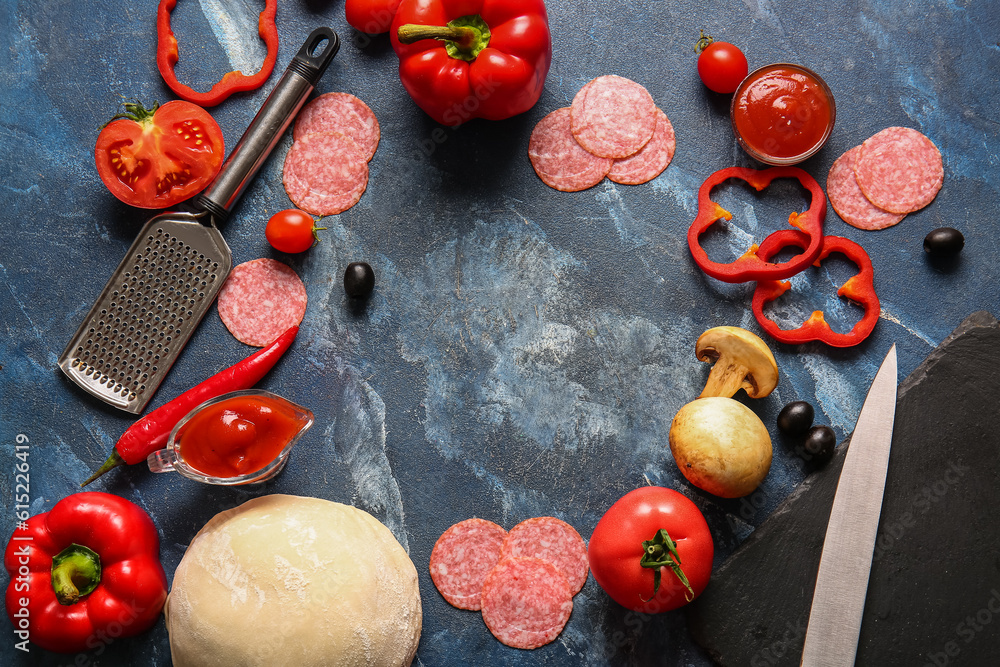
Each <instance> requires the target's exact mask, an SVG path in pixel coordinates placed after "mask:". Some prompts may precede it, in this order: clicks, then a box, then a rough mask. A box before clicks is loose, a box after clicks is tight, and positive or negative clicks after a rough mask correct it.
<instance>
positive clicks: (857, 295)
mask: <svg viewBox="0 0 1000 667" xmlns="http://www.w3.org/2000/svg"><path fill="white" fill-rule="evenodd" d="M807 242H808V238H807V237H806V235H805V234H803V233H801V232H797V231H795V230H793V229H786V230H781V231H777V232H775V233H773V234H771V235H770V236H768V237H767V238H766V239H764V242H763V243H761V245H760V248H759V249H758V250H757V254H758V255H759V256H760V257H761V258H763V259H765V260H767V259H770V258H771V257H774V256H775V255H776V254H777V253H779V252H781V251H782V250H783V249H785V248H789V247H796V248H803V247H805V245H806V244H807ZM835 252H838V253H840V254H842V255H844V256H845V257H847V259H849V260H850V261H852V262H854V264H855V265H857V267H858V273H856V274H855V275H853V276H851V277H850V278H848V279H847V281H846V282H844V284H843V285H841V286H840V289H838V290H837V294H838V295H840V296H842V297H845V298H847V299H850V300H851V301H854V302H855V303H857V304H859V305H860V306H861V307H862V308H864V309H865V312H864V315H862V317H861V319H860V320H859V321H858V323H857V324H855V325H854V327H853V328H852V329H851V330H850V331H849V332H847V333H838V332H836V331H834V330H833V329H831V328H830V325H829V324H828V323H827V322H826V320H825V319H824V318H823V311H821V310H817V311H815V312H813V314H812V315H810V317H809V319H807V320H806V321H805V323H804V324H803V325H802V326H801V327H799V328H798V329H781V328H779V327H778V325H777V324H775V323H774V321H772V320H770V319H769V318H767V317H766V316H765V315H764V306H765V304H767V303H769V302H771V301H774V300H775V299H777V298H778V297H779V296H781V295H782V294H784V293H785V292H787V291H788V290H789V289H790V288H791V283H790V282H788V281H777V280H762V281H760V282H759V283H757V289H755V290H754V293H753V304H752V308H753V314H754V317H756V318H757V322H759V323H760V326H761V328H762V329H764V331H766V332H767V333H768V334H770V335H771V336H772V337H773V338H774V339H775V340H777V341H780V342H782V343H791V344H797V343H806V342H808V341H813V340H818V341H821V342H823V343H826V344H827V345H830V346H832V347H850V346H851V345H857V344H858V343H860V342H861V341H863V340H864V339H865V338H867V337H868V335H869V334H870V333H871V332H872V329H874V328H875V324H876V322H878V318H879V313H881V305H880V304H879V300H878V296H877V295H876V294H875V271H874V269H873V268H872V262H871V259H870V258H869V257H868V253H866V252H865V250H864V248H862V247H861V246H859V245H858V244H857V243H855V242H854V241H851V240H850V239H845V238H843V237H842V236H826V237H824V238H823V249H822V251H821V252H820V255H819V257H818V258H817V259H816V262H815V265H816V266H819V265H820V262H822V261H823V260H824V259H826V258H827V257H829V256H830V255H831V254H833V253H835Z"/></svg>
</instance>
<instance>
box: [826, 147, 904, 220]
mask: <svg viewBox="0 0 1000 667" xmlns="http://www.w3.org/2000/svg"><path fill="white" fill-rule="evenodd" d="M860 152H861V146H855V147H854V148H852V149H850V150H849V151H847V152H846V153H844V154H843V155H841V156H840V157H839V158H837V159H836V161H835V162H834V163H833V166H832V167H830V173H829V175H827V177H826V195H827V197H829V198H830V205H831V206H833V210H834V211H836V212H837V215H839V216H840V217H841V219H842V220H843V221H844V222H846V223H847V224H849V225H852V226H854V227H857V228H858V229H867V230H876V229H885V228H886V227H892V226H893V225H895V224H897V223H899V221H900V220H902V219H903V218H905V217H906V216H905V215H904V214H899V213H889V211H886V210H883V209H881V208H879V207H878V206H876V205H875V204H873V203H871V202H870V201H868V198H867V197H865V195H864V193H863V192H861V188H860V187H859V186H858V179H857V178H855V176H854V164H855V162H856V161H857V159H858V153H860Z"/></svg>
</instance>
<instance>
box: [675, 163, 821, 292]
mask: <svg viewBox="0 0 1000 667" xmlns="http://www.w3.org/2000/svg"><path fill="white" fill-rule="evenodd" d="M730 178H738V179H740V180H742V181H745V182H747V183H749V184H750V185H752V186H753V187H754V188H755V189H756V190H758V191H760V190H763V189H764V188H766V187H767V186H768V185H770V184H771V181H773V180H774V179H776V178H794V179H797V180H798V181H799V183H801V184H802V186H803V187H804V188H806V190H808V191H809V194H810V195H811V197H812V200H811V201H810V203H809V209H808V210H806V212H805V213H798V212H794V211H793V212H792V213H791V214H790V215H789V216H788V224H790V225H791V226H792V227H796V228H798V229H800V230H801V231H802V232H803V233H804V234H805V235H806V237H807V239H808V242H807V243H806V245H805V246H804V249H803V252H802V254H800V255H796V256H794V257H792V258H791V259H789V260H787V261H785V262H769V261H767V259H765V258H763V257H761V256H760V252H759V250H758V246H757V244H753V245H751V246H750V249H749V250H747V251H746V252H745V253H744V254H743V255H742V256H740V257H739V258H737V259H736V261H734V262H730V263H729V264H720V263H718V262H713V261H712V260H710V259H709V258H708V253H707V252H705V249H704V248H702V247H701V236H702V234H704V233H705V232H706V231H707V230H708V228H709V227H711V226H712V225H714V224H715V223H716V222H717V221H719V220H720V219H726V220H731V219H732V217H733V214H732V213H730V212H729V211H727V210H726V209H724V208H722V207H721V206H719V205H718V204H717V203H715V202H714V201H712V199H711V194H712V189H713V188H714V187H715V186H717V185H719V184H720V183H722V182H723V181H726V180H727V179H730ZM825 218H826V195H824V194H823V188H821V187H820V185H819V183H817V182H816V179H814V178H813V177H812V176H810V175H809V174H807V173H806V172H804V171H803V170H801V169H799V168H798V167H772V168H770V169H764V170H757V169H748V168H746V167H729V168H728V169H721V170H719V171H717V172H715V173H714V174H712V175H711V176H709V177H708V178H706V179H705V182H704V183H702V184H701V187H700V188H699V189H698V217H696V218H695V220H694V222H693V223H691V227H690V228H689V229H688V235H687V238H688V247H689V248H690V249H691V255H692V256H693V257H694V261H695V263H696V264H697V265H698V266H699V267H701V270H702V271H704V272H705V273H707V274H708V275H710V276H712V277H713V278H715V279H717V280H721V281H723V282H727V283H743V282H747V281H750V280H784V279H785V278H789V277H791V276H793V275H795V274H796V273H798V272H799V271H801V270H802V269H804V268H806V267H807V266H809V265H810V264H812V263H813V262H814V261H815V260H816V257H818V256H819V252H820V247H821V245H822V242H823V220H824V219H825Z"/></svg>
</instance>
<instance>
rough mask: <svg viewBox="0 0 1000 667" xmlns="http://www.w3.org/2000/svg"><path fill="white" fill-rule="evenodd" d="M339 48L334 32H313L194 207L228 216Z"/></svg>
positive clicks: (338, 41) (319, 29)
mask: <svg viewBox="0 0 1000 667" xmlns="http://www.w3.org/2000/svg"><path fill="white" fill-rule="evenodd" d="M339 49H340V39H339V38H338V37H337V33H335V32H334V31H333V30H331V29H330V28H317V29H316V30H313V31H312V33H311V34H310V35H309V37H308V38H306V41H305V43H304V44H303V45H302V48H300V49H299V52H298V54H296V56H295V57H294V58H293V59H292V62H291V63H290V64H289V65H288V67H287V68H286V69H285V72H284V74H282V75H281V79H279V80H278V84H277V85H276V86H275V87H274V90H272V91H271V94H270V95H268V97H267V99H266V100H265V101H264V105H263V106H262V107H261V108H260V111H258V112H257V115H256V116H255V117H254V119H253V121H252V122H251V123H250V127H248V128H247V131H246V132H244V133H243V137H242V138H241V139H240V141H239V143H238V144H236V148H234V149H233V152H232V153H230V155H229V158H228V159H227V160H226V162H225V164H223V165H222V170H221V171H220V172H219V175H218V176H216V178H215V180H214V181H212V184H211V185H209V186H208V188H206V189H205V191H204V192H202V193H201V194H200V195H198V196H197V197H195V198H194V199H193V200H192V204H193V205H194V207H195V208H198V209H201V210H204V211H208V212H210V213H211V214H212V217H213V218H214V219H215V220H216V221H222V220H225V219H226V218H227V217H228V216H229V212H230V211H231V210H232V207H233V205H234V204H235V203H236V201H237V200H238V199H239V198H240V195H242V194H243V191H244V190H245V189H246V187H247V185H249V184H250V181H251V180H253V178H254V176H256V175H257V172H258V171H260V168H261V167H262V166H263V164H264V161H265V160H266V159H267V156H268V155H270V154H271V150H272V149H273V148H274V147H275V145H276V144H277V143H278V141H279V140H280V139H281V136H282V135H283V134H284V133H285V130H287V129H288V126H289V125H290V124H291V123H292V120H293V119H294V118H295V115H296V114H297V113H298V112H299V109H301V108H302V105H303V104H304V103H305V101H306V98H307V97H308V96H309V93H311V92H312V91H313V88H315V87H316V83H317V82H318V81H319V79H320V77H321V76H323V72H325V71H326V68H327V66H328V65H329V64H330V62H331V61H333V58H334V56H336V55H337V51H338V50H339Z"/></svg>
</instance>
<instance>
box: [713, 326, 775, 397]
mask: <svg viewBox="0 0 1000 667" xmlns="http://www.w3.org/2000/svg"><path fill="white" fill-rule="evenodd" d="M694 352H695V355H697V357H698V359H699V360H701V361H706V362H710V363H714V364H715V365H714V366H713V367H712V371H711V372H710V373H709V376H708V382H707V383H706V384H705V390H704V391H703V392H702V393H701V396H700V397H699V398H706V397H709V396H724V397H726V398H731V397H732V396H733V395H734V394H735V393H736V392H737V391H739V390H740V389H745V390H746V392H747V396H749V397H750V398H763V397H764V396H767V395H768V394H770V393H771V392H772V391H773V390H774V388H775V387H776V386H778V363H777V362H776V361H775V360H774V355H773V354H772V353H771V350H770V348H768V347H767V343H765V342H764V341H763V340H762V339H761V338H760V336H758V335H757V334H754V333H752V332H750V331H747V330H746V329H741V328H740V327H714V328H712V329H709V330H708V331H706V332H705V333H703V334H702V335H701V336H699V337H698V342H697V343H696V344H695V348H694Z"/></svg>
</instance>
